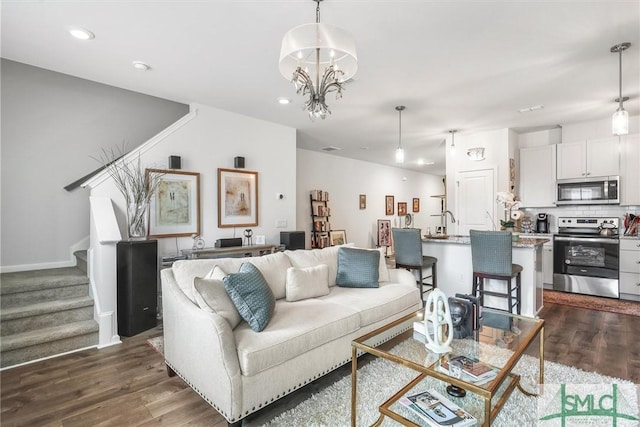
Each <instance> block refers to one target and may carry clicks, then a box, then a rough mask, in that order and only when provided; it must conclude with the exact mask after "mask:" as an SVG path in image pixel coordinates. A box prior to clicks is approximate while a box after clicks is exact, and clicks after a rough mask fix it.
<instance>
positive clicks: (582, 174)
mask: <svg viewBox="0 0 640 427" xmlns="http://www.w3.org/2000/svg"><path fill="white" fill-rule="evenodd" d="M557 149H558V153H557V155H558V159H557V160H558V168H557V177H558V179H567V178H587V177H595V176H611V175H619V174H620V152H619V144H618V138H617V137H611V138H605V139H594V140H589V141H580V142H564V143H562V144H558V145H557Z"/></svg>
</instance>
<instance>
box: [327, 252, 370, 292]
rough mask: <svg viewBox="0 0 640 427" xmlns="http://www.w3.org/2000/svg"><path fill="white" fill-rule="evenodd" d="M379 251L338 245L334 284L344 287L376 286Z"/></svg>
mask: <svg viewBox="0 0 640 427" xmlns="http://www.w3.org/2000/svg"><path fill="white" fill-rule="evenodd" d="M379 266H380V252H378V251H370V250H367V249H356V248H347V247H340V249H338V275H337V276H336V285H338V286H342V287H345V288H377V287H378V280H379V278H380V276H379V272H378V271H379Z"/></svg>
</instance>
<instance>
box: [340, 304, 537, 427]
mask: <svg viewBox="0 0 640 427" xmlns="http://www.w3.org/2000/svg"><path fill="white" fill-rule="evenodd" d="M484 310H485V313H487V312H489V313H496V314H500V315H504V316H507V317H511V318H512V319H520V321H521V322H525V323H530V326H531V328H530V329H529V330H528V331H526V334H525V333H524V332H523V333H522V334H521V335H520V336H519V337H518V338H519V343H518V345H517V347H516V348H512V349H510V350H512V351H513V354H512V356H511V357H510V358H509V360H507V362H506V363H505V364H504V366H502V367H501V368H500V371H499V372H498V374H497V376H496V378H495V379H494V380H492V381H491V382H489V383H487V384H485V385H483V386H478V385H475V384H472V383H469V382H466V381H464V380H462V379H459V378H455V377H451V376H449V375H447V374H445V373H443V372H440V371H438V370H436V369H435V368H434V365H435V364H434V365H430V366H425V365H424V364H419V363H416V362H414V361H411V360H407V359H404V358H402V357H400V356H398V355H395V354H391V353H389V352H388V351H385V350H382V349H380V348H377V347H375V346H371V345H368V344H366V342H367V341H368V340H372V339H374V338H375V337H377V336H379V335H382V334H384V333H385V332H386V331H388V330H389V329H391V328H394V327H397V326H399V325H401V324H403V323H407V324H408V325H409V326H410V327H412V326H413V322H414V321H422V313H423V312H422V310H421V311H418V312H416V313H413V314H410V315H407V316H405V317H402V318H400V319H398V320H396V321H394V322H391V323H389V324H388V325H385V326H383V327H381V328H378V329H376V330H375V331H372V332H369V333H368V334H366V335H363V336H361V337H360V338H357V339H355V340H353V342H352V343H351V345H352V361H351V426H352V427H355V426H356V419H357V413H356V408H357V387H358V376H357V370H358V357H357V356H358V352H359V351H360V352H363V353H369V354H372V355H374V356H376V357H381V358H383V359H387V360H390V361H392V362H394V363H398V364H400V365H404V366H406V367H408V368H411V369H413V370H415V371H417V372H419V373H420V375H418V376H417V377H416V378H415V379H414V380H413V381H411V382H410V383H409V384H407V385H406V386H405V387H403V388H402V389H401V390H400V391H398V392H397V393H396V394H394V395H393V396H392V397H391V398H389V399H388V400H387V401H386V402H384V403H383V404H382V405H380V408H379V410H380V417H379V418H378V420H377V421H376V422H375V424H374V425H375V426H377V425H380V424H381V423H382V421H383V419H384V417H385V416H388V417H390V418H392V419H393V420H395V421H397V422H399V423H401V424H403V425H407V426H416V425H417V424H415V423H414V422H412V421H410V420H408V419H406V418H404V417H403V416H402V415H400V414H397V413H396V412H394V411H393V410H391V409H390V407H391V405H392V404H393V403H395V402H396V401H398V400H399V399H400V398H401V397H402V396H404V395H405V394H406V393H408V392H409V390H411V389H412V388H413V387H415V386H416V385H417V384H418V383H420V382H421V381H422V380H424V379H425V378H426V377H433V378H437V379H439V380H441V381H444V382H446V383H449V384H452V385H455V386H458V387H461V388H463V389H465V390H466V391H468V392H472V393H475V394H477V395H478V396H480V397H481V398H483V399H484V423H483V424H482V425H483V426H490V425H491V422H492V421H493V420H494V419H495V417H496V416H497V415H498V413H499V412H500V410H501V409H502V407H503V406H504V404H505V403H506V402H507V399H508V398H509V396H511V393H512V392H513V389H514V388H516V387H517V388H518V389H519V390H520V391H521V392H522V393H523V394H525V395H528V396H535V393H532V392H529V391H527V390H525V389H523V388H522V385H521V384H520V375H516V374H514V373H512V372H511V371H512V369H513V367H514V366H515V365H516V364H517V363H518V361H519V360H520V358H521V357H522V355H523V354H524V351H525V350H526V349H527V347H529V345H531V343H532V342H533V341H534V340H535V339H536V338H537V337H539V338H540V340H539V347H540V348H539V352H540V353H539V356H540V371H539V383H540V384H543V383H544V320H543V319H534V318H530V317H523V316H518V315H515V314H509V313H506V312H502V311H497V310H491V309H487V308H485V309H484ZM410 339H412V338H410ZM372 341H374V342H375V340H372ZM425 350H426V349H425ZM426 351H427V352H429V350H426ZM505 381H508V382H507V383H506V388H505V389H504V391H503V392H502V395H501V396H500V398H499V399H498V400H497V402H496V404H495V406H493V408H492V407H491V401H492V398H493V397H494V395H496V393H497V392H498V391H499V390H501V386H502V384H503V383H504V382H505Z"/></svg>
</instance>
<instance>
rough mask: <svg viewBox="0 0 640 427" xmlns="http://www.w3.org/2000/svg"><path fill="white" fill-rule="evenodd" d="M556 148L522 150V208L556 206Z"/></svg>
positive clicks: (542, 146) (547, 146)
mask: <svg viewBox="0 0 640 427" xmlns="http://www.w3.org/2000/svg"><path fill="white" fill-rule="evenodd" d="M555 184H556V146H555V145H541V146H538V147H531V148H522V149H520V200H521V201H522V202H521V203H520V206H522V207H548V206H555V200H556V197H555Z"/></svg>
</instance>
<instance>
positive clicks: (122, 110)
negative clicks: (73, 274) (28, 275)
mask: <svg viewBox="0 0 640 427" xmlns="http://www.w3.org/2000/svg"><path fill="white" fill-rule="evenodd" d="M0 66H1V69H0V75H1V91H2V92H1V95H2V103H1V108H2V110H1V123H2V130H1V151H0V153H1V154H0V155H1V166H2V170H1V193H0V195H1V198H0V203H1V204H0V209H1V211H0V220H1V230H0V267H2V270H3V271H12V270H20V269H31V268H43V267H58V266H62V265H64V264H68V263H69V262H70V261H71V260H72V256H71V253H70V249H71V248H73V247H75V246H78V245H79V246H82V245H83V242H84V241H85V239H86V238H87V237H88V235H89V191H88V190H87V189H83V188H78V189H76V190H74V191H71V192H68V191H66V190H64V188H63V187H64V186H66V185H68V184H70V183H72V182H74V181H75V180H77V179H79V178H81V177H83V176H84V175H86V174H88V173H90V172H91V171H93V170H95V169H96V168H98V167H99V166H100V163H99V162H98V161H96V160H95V159H93V158H92V157H98V156H99V155H100V152H101V149H102V148H107V149H110V148H116V147H120V146H122V144H123V143H124V144H126V146H127V147H128V148H129V149H131V148H133V147H136V146H138V145H140V144H141V143H143V142H145V141H146V140H148V139H149V138H151V137H153V136H154V135H155V134H157V133H158V132H160V131H162V130H163V129H165V128H166V127H167V126H169V125H170V124H171V123H173V122H175V121H176V120H178V119H179V118H180V117H182V116H184V115H185V114H187V113H188V110H189V107H188V106H187V105H185V104H181V103H177V102H173V101H168V100H165V99H161V98H156V97H153V96H148V95H144V94H141V93H136V92H132V91H128V90H124V89H119V88H116V87H113V86H108V85H104V84H100V83H96V82H92V81H89V80H84V79H79V78H76V77H73V76H69V75H66V74H60V73H56V72H53V71H49V70H45V69H42V68H37V67H32V66H29V65H26V64H22V63H18V62H13V61H9V60H6V59H2V62H1V65H0Z"/></svg>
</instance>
